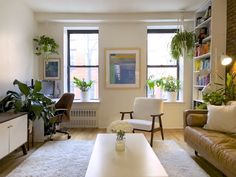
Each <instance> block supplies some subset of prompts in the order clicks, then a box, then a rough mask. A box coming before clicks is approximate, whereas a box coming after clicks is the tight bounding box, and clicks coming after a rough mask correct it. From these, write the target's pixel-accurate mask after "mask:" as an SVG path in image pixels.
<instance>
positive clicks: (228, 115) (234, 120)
mask: <svg viewBox="0 0 236 177" xmlns="http://www.w3.org/2000/svg"><path fill="white" fill-rule="evenodd" d="M207 109H208V119H207V124H206V125H205V126H204V128H205V129H208V130H217V131H221V132H227V133H236V105H228V106H214V105H208V106H207Z"/></svg>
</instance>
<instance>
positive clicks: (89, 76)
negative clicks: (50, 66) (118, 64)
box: [70, 67, 99, 99]
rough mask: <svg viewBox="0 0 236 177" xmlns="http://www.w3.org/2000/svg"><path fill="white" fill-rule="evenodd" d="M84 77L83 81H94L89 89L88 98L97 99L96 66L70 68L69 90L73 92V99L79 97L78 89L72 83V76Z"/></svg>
mask: <svg viewBox="0 0 236 177" xmlns="http://www.w3.org/2000/svg"><path fill="white" fill-rule="evenodd" d="M74 77H77V78H79V79H83V78H84V79H85V81H88V80H92V81H94V83H93V86H92V87H91V88H90V89H89V95H90V99H98V93H99V92H98V68H89V67H85V68H70V91H71V92H73V93H75V99H80V89H79V88H77V87H76V86H75V84H74V83H73V78H74Z"/></svg>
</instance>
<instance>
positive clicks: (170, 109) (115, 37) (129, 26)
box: [39, 22, 192, 128]
mask: <svg viewBox="0 0 236 177" xmlns="http://www.w3.org/2000/svg"><path fill="white" fill-rule="evenodd" d="M150 25H155V24H150V23H149V24H147V23H145V22H139V23H135V22H113V23H112V22H108V23H100V24H99V23H96V24H91V23H90V24H78V23H77V24H75V23H71V24H66V23H55V22H54V23H50V22H45V23H43V22H40V23H39V33H40V34H47V35H49V36H52V37H54V38H55V40H56V42H58V43H59V45H60V49H59V52H60V56H59V57H60V58H61V59H62V65H63V28H64V27H70V26H74V27H76V26H77V27H79V26H80V27H81V26H90V27H91V26H97V27H99V48H100V50H99V60H100V67H99V68H100V98H101V103H100V104H99V106H98V111H99V114H98V115H99V127H100V128H102V127H107V126H108V125H109V124H110V123H111V122H112V121H114V120H117V119H120V114H119V112H120V111H129V110H131V109H132V104H133V101H134V98H135V97H137V96H145V82H146V47H147V26H150ZM105 48H140V49H141V71H140V72H141V79H140V80H141V87H140V88H138V89H108V88H105V83H104V78H105V70H104V49H105ZM184 63H185V64H184V66H183V68H184V71H183V72H184V73H183V77H184V83H183V89H184V95H183V97H184V102H183V103H165V104H164V110H165V115H164V118H163V124H164V127H165V128H182V125H183V121H182V119H183V118H182V117H183V111H184V110H185V109H188V108H190V107H191V89H192V86H191V79H192V69H191V68H192V62H191V60H184ZM41 69H42V66H41ZM62 75H63V73H62V74H61V76H62ZM41 77H42V73H41ZM61 85H63V84H62V83H61ZM74 106H76V105H74Z"/></svg>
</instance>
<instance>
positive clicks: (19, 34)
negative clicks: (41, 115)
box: [0, 0, 236, 176]
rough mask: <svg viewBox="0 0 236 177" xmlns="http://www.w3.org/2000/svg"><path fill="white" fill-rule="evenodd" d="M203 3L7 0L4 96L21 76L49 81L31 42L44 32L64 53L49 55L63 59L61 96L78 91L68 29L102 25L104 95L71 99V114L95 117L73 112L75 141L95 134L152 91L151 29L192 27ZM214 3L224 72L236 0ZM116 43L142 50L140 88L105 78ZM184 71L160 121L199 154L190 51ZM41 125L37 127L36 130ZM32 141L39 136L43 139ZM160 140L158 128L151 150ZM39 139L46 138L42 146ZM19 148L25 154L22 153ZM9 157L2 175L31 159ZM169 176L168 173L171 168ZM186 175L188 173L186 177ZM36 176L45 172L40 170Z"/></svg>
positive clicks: (217, 53)
mask: <svg viewBox="0 0 236 177" xmlns="http://www.w3.org/2000/svg"><path fill="white" fill-rule="evenodd" d="M205 2H206V1H205V0H201V1H200V0H191V1H187V0H182V1H174V2H172V1H157V2H154V1H153V2H152V3H153V4H152V3H150V4H147V2H145V1H141V0H140V1H137V2H133V1H132V2H123V1H122V2H118V1H112V2H106V1H100V2H95V1H94V5H92V4H93V3H89V2H85V1H83V0H81V1H79V2H76V1H71V2H67V3H65V2H63V1H58V2H57V1H51V2H37V1H35V0H20V1H13V0H8V1H4V2H1V7H0V9H1V10H0V19H1V27H0V36H1V37H0V39H1V41H0V49H1V51H2V52H1V54H2V59H1V61H2V63H1V65H0V72H1V75H0V83H1V84H0V85H1V90H0V98H1V99H2V98H4V97H5V96H6V92H7V91H8V90H14V91H17V87H16V86H14V85H13V81H14V80H15V79H17V80H19V81H21V82H23V83H25V84H27V85H30V84H31V80H32V79H34V81H35V80H44V79H45V73H44V71H45V66H44V65H45V59H43V58H42V56H37V55H35V44H34V42H33V39H34V38H37V37H38V36H42V35H45V36H48V37H51V38H53V39H54V40H55V41H56V43H57V44H58V46H59V48H58V54H53V55H51V56H50V58H51V59H58V63H59V71H58V73H59V74H58V78H59V79H55V82H56V84H57V88H58V90H57V94H58V95H59V97H61V96H62V94H63V93H66V92H68V91H72V90H73V89H72V88H69V87H70V86H69V84H68V75H69V74H68V48H67V45H68V43H67V42H68V31H69V30H98V31H99V32H98V45H99V46H98V66H96V67H97V68H98V69H97V77H98V83H96V84H95V85H96V86H97V88H98V96H97V97H96V99H91V100H90V101H88V102H81V101H79V99H78V98H79V95H76V96H75V100H74V103H73V105H72V110H73V111H74V112H73V114H75V113H76V111H77V112H78V111H79V110H83V109H84V110H89V111H95V114H96V116H94V117H89V119H90V121H86V120H83V119H82V118H81V120H78V119H76V118H75V117H76V116H74V117H72V121H71V122H70V123H68V124H67V126H68V127H69V128H72V129H71V132H72V133H71V136H72V140H74V137H73V136H76V137H78V139H88V140H91V139H92V140H95V139H96V135H97V134H98V133H105V132H106V131H105V129H106V128H107V127H108V126H109V125H110V124H111V123H112V122H114V121H116V120H120V119H121V115H120V112H122V111H131V110H132V108H133V103H134V99H135V98H136V97H146V96H148V95H147V87H146V85H147V84H146V83H147V79H148V74H147V73H148V51H149V50H148V35H149V33H148V32H147V31H148V30H153V29H154V30H155V29H180V28H181V29H184V30H186V31H193V30H194V25H195V14H196V11H197V10H198V9H200V7H201V6H202V5H203V4H204V3H205ZM73 3H75V4H73ZM158 3H160V4H158ZM213 3H216V4H217V6H216V7H215V8H217V10H215V11H213V10H214V9H213V10H212V12H211V13H212V16H213V15H214V18H215V21H214V24H216V28H218V27H219V28H218V29H219V30H220V29H221V28H222V29H223V30H224V32H222V31H220V32H218V33H217V34H215V38H214V39H213V37H212V41H213V42H214V43H217V42H215V41H218V43H220V44H216V47H215V48H213V49H212V50H213V51H212V53H213V54H212V55H213V57H212V58H216V59H214V60H215V62H214V63H215V65H219V68H217V71H214V69H213V70H212V72H219V73H220V70H224V69H225V67H224V66H220V57H221V55H222V54H223V53H224V54H227V55H229V56H230V57H232V58H233V61H235V55H236V54H235V50H234V46H235V42H234V41H235V32H234V30H232V29H233V28H234V27H233V26H234V24H235V22H234V17H235V12H234V11H235V10H234V8H233V7H235V6H236V3H235V2H234V1H233V0H227V1H226V0H224V1H222V0H215V1H214V2H213ZM222 4H223V5H222ZM213 20H214V19H213ZM212 23H213V22H212ZM214 29H215V28H214ZM212 31H213V30H212ZM150 34H151V33H150ZM226 34H227V35H226ZM222 36H224V37H222ZM113 49H114V51H115V52H119V50H122V52H124V51H125V52H127V51H129V50H133V49H134V50H135V51H138V52H139V57H138V58H136V62H137V63H138V66H139V68H138V69H137V71H135V72H138V74H137V75H138V76H137V77H138V81H136V85H135V86H131V87H129V86H128V87H119V86H117V87H116V86H115V87H114V88H113V87H112V86H111V85H112V84H110V83H107V82H108V81H107V77H108V76H110V75H109V73H108V71H107V68H108V64H107V63H106V59H107V53H108V52H109V50H110V51H113ZM216 63H217V64H216ZM231 68H233V65H230V67H227V71H229V70H230V69H231ZM178 72H179V77H178V78H179V80H180V83H181V89H180V90H179V94H178V100H177V101H164V103H163V108H164V110H163V112H164V115H163V116H162V124H163V128H164V135H165V140H171V139H173V140H175V141H176V140H177V141H178V139H180V141H181V143H179V144H182V146H183V147H182V148H185V150H186V149H187V151H188V150H189V151H190V152H191V151H192V152H194V149H191V147H190V146H188V145H187V144H185V142H184V140H183V139H184V133H183V126H184V121H183V112H184V111H185V110H187V109H192V107H193V92H194V91H193V74H194V73H193V60H192V59H190V58H188V57H186V56H185V57H184V58H181V59H180V60H179V71H178ZM81 79H82V78H81ZM93 80H95V79H93ZM91 122H92V123H91ZM82 123H83V124H82ZM35 127H37V126H35ZM81 127H83V128H81ZM84 127H85V128H84ZM35 131H36V132H37V130H35ZM145 136H146V137H147V140H148V141H149V139H150V135H149V133H145ZM175 136H176V137H175ZM57 139H58V140H63V141H65V142H66V141H69V140H67V138H66V137H65V136H62V135H61V136H60V135H58V134H57V135H56V136H55V142H56V140H57ZM75 139H76V138H75ZM34 140H35V141H36V140H37V137H36V138H35V139H34ZM158 140H161V136H160V133H159V132H157V133H155V136H154V146H153V149H155V148H156V146H157V145H156V144H155V141H158ZM165 140H164V141H165ZM35 144H37V143H35ZM41 144H42V142H41V143H40V146H41ZM40 146H37V145H35V147H33V148H30V151H29V152H28V155H27V158H28V157H30V155H31V154H33V153H34V151H36V149H37V148H38V147H40ZM16 154H19V152H18V153H16ZM13 155H14V152H13ZM11 156H12V153H11V154H10V155H8V156H6V157H4V158H3V159H2V160H1V162H2V163H0V164H1V165H2V167H3V166H4V165H3V162H4V163H5V164H9V162H11V163H13V164H14V165H13V166H11V167H6V166H4V167H6V168H7V170H6V171H8V172H6V171H5V172H4V170H3V172H2V174H3V175H8V173H10V172H11V171H12V170H14V169H15V168H16V167H17V166H18V165H19V164H21V162H23V159H25V157H22V156H20V157H16V156H14V158H16V159H14V160H15V161H14V160H12V159H11V158H10V159H9V157H11ZM200 156H201V153H200ZM21 158H22V160H21ZM202 164H203V166H204V165H206V168H209V166H210V167H212V166H211V165H208V164H207V162H205V161H203V162H202ZM213 165H214V164H213ZM0 169H1V170H2V169H3V168H0ZM212 169H213V171H214V172H213V173H212V174H214V175H215V174H217V175H219V176H220V175H221V176H223V174H222V173H221V172H218V171H217V170H216V169H214V167H212ZM166 171H167V170H166ZM215 171H216V172H215ZM85 172H86V171H85ZM209 173H211V172H209ZM167 174H169V173H168V171H167ZM212 174H208V175H212ZM232 174H233V173H232ZM0 175H1V172H0ZM18 175H19V174H18ZM28 175H30V174H28ZM188 175H189V174H186V176H188ZM225 175H229V174H225ZM23 176H24V175H23ZM26 176H27V175H26ZM36 176H45V175H42V174H41V175H40V174H36ZM72 176H73V175H72ZM75 176H76V175H75ZM77 176H78V175H77Z"/></svg>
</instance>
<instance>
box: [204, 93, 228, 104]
mask: <svg viewBox="0 0 236 177" xmlns="http://www.w3.org/2000/svg"><path fill="white" fill-rule="evenodd" d="M202 96H203V101H204V102H205V103H207V104H208V103H209V104H211V105H222V104H223V103H225V96H224V92H223V90H217V91H212V92H209V93H204V94H203V95H202Z"/></svg>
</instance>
